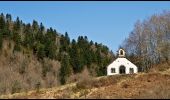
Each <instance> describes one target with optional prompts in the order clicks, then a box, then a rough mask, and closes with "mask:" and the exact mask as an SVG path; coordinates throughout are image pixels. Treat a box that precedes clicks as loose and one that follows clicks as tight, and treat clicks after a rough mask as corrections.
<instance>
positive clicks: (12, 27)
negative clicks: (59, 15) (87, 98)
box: [0, 13, 115, 93]
mask: <svg viewBox="0 0 170 100" xmlns="http://www.w3.org/2000/svg"><path fill="white" fill-rule="evenodd" d="M0 50H1V58H0V59H1V60H0V62H1V63H2V64H1V65H0V67H1V69H3V70H4V73H0V75H1V77H0V93H15V92H20V91H24V90H29V89H34V88H39V87H40V86H41V87H52V86H57V85H59V84H66V83H68V82H70V81H72V80H76V78H74V76H76V75H77V74H79V73H81V72H82V71H83V70H85V69H88V71H89V73H90V74H91V75H92V76H102V75H106V66H107V65H108V64H109V63H111V61H112V60H113V59H114V58H115V56H114V54H113V53H112V51H110V50H109V48H108V47H107V46H105V45H103V44H101V43H97V42H93V41H92V40H91V41H89V40H88V38H87V36H79V37H78V39H77V40H75V39H72V40H70V37H69V35H68V33H67V32H65V34H60V33H58V32H57V31H56V30H55V29H53V28H51V27H50V28H45V26H44V25H43V24H42V23H40V24H39V23H38V22H37V21H35V20H33V22H32V23H24V22H22V20H20V19H19V17H17V18H16V20H13V19H12V16H11V15H10V14H6V15H4V14H3V13H1V15H0ZM4 59H5V60H6V61H5V62H4ZM11 68H12V69H11ZM14 72H15V73H14ZM7 73H9V75H10V74H11V75H10V77H9V76H7V75H6V74H7ZM16 75H17V76H16ZM58 81H59V82H58ZM6 83H8V84H6Z"/></svg>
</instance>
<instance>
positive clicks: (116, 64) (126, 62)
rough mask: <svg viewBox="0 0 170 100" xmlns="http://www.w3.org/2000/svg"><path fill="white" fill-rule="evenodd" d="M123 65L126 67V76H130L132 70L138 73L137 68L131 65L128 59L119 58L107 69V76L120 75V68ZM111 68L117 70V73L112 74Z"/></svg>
mask: <svg viewBox="0 0 170 100" xmlns="http://www.w3.org/2000/svg"><path fill="white" fill-rule="evenodd" d="M121 65H123V66H125V71H126V72H125V74H129V73H130V72H129V70H130V68H133V70H134V73H137V72H138V69H137V66H136V65H134V64H133V63H131V62H130V61H129V60H127V59H126V58H117V59H116V60H115V61H113V62H112V63H111V64H110V65H109V66H108V67H107V75H115V74H119V67H120V66H121ZM111 68H115V73H111Z"/></svg>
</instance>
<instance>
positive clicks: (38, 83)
mask: <svg viewBox="0 0 170 100" xmlns="http://www.w3.org/2000/svg"><path fill="white" fill-rule="evenodd" d="M40 86H41V83H40V82H37V83H36V84H35V89H36V92H37V93H38V92H39V91H40Z"/></svg>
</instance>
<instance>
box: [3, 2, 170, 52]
mask: <svg viewBox="0 0 170 100" xmlns="http://www.w3.org/2000/svg"><path fill="white" fill-rule="evenodd" d="M163 10H170V1H0V13H4V14H7V13H9V14H11V15H12V18H13V20H15V19H16V17H17V16H18V17H19V18H20V19H21V20H22V21H23V22H24V23H32V21H33V20H36V21H38V22H39V23H40V22H42V23H43V25H44V26H45V27H47V28H49V27H52V28H54V29H56V30H57V32H59V33H61V34H64V33H65V32H68V34H69V36H70V38H71V39H77V37H78V36H80V35H82V36H87V37H88V40H93V41H94V42H98V43H102V44H103V45H106V46H108V47H109V49H110V50H112V51H113V52H116V51H117V49H118V47H119V45H121V43H122V42H123V40H124V39H125V38H127V37H128V35H129V33H130V32H131V31H132V30H133V28H134V24H135V22H136V21H137V20H140V21H142V20H144V19H146V18H148V17H150V16H151V15H153V14H159V13H161V12H162V11H163Z"/></svg>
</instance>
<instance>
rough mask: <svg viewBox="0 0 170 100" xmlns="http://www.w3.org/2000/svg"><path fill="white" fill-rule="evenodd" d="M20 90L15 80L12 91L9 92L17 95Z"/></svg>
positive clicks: (19, 85)
mask: <svg viewBox="0 0 170 100" xmlns="http://www.w3.org/2000/svg"><path fill="white" fill-rule="evenodd" d="M20 90H21V84H20V83H19V82H18V81H17V80H15V81H14V84H13V85H12V91H11V93H12V94H13V93H17V92H20Z"/></svg>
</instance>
